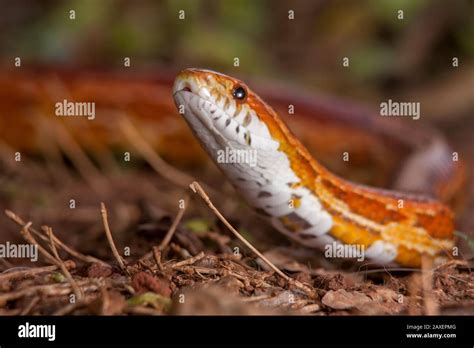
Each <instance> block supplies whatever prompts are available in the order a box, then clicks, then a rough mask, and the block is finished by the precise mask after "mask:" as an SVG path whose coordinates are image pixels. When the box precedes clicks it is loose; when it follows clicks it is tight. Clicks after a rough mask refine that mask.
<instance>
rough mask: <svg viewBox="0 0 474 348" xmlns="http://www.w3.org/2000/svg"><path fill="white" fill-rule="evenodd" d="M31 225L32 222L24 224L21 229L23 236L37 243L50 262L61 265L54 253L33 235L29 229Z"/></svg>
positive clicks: (34, 243)
mask: <svg viewBox="0 0 474 348" xmlns="http://www.w3.org/2000/svg"><path fill="white" fill-rule="evenodd" d="M30 226H31V222H28V223H26V224H25V226H23V228H22V229H21V235H22V236H23V238H25V240H26V241H27V242H29V243H30V244H33V245H36V247H37V248H38V250H39V252H40V253H41V254H42V255H43V256H44V257H45V259H46V260H48V261H49V263H51V264H53V265H55V266H58V267H61V266H60V264H59V262H58V261H57V260H56V259H55V258H54V257H53V255H51V254H50V253H49V252H48V251H47V250H46V249H45V248H43V247H42V246H41V245H40V244H39V243H38V242H37V241H36V239H35V238H34V237H33V236H32V235H31V233H30V231H29V228H30Z"/></svg>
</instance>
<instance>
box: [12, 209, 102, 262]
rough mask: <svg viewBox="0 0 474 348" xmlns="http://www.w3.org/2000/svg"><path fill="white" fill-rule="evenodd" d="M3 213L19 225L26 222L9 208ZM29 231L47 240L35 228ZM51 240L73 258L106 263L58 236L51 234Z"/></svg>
mask: <svg viewBox="0 0 474 348" xmlns="http://www.w3.org/2000/svg"><path fill="white" fill-rule="evenodd" d="M5 215H6V216H7V217H8V218H9V219H11V220H12V221H13V222H15V223H16V224H18V225H20V226H21V227H24V226H25V225H26V222H25V221H23V219H22V218H20V217H19V216H18V215H17V214H15V213H14V212H12V211H11V210H8V209H7V210H5ZM44 228H46V226H44ZM29 231H30V232H31V233H32V234H34V235H36V236H37V237H39V238H41V239H42V240H43V241H45V242H48V238H47V237H46V236H45V235H43V234H42V233H41V232H39V231H37V230H35V229H34V228H32V227H30V228H29ZM53 240H54V242H55V243H56V244H57V245H58V246H59V247H60V248H61V249H63V250H64V251H65V252H67V253H69V254H70V255H72V256H74V257H75V258H77V259H78V260H81V261H83V262H86V263H95V262H98V263H100V264H102V265H108V264H107V263H106V262H104V261H102V260H100V259H98V258H96V257H94V256H90V255H84V254H81V253H80V252H78V251H76V250H74V249H72V248H71V247H69V246H68V245H66V244H65V243H63V242H62V241H61V240H60V239H59V238H58V237H56V236H55V235H53Z"/></svg>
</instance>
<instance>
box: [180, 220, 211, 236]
mask: <svg viewBox="0 0 474 348" xmlns="http://www.w3.org/2000/svg"><path fill="white" fill-rule="evenodd" d="M184 227H186V228H187V229H188V230H190V231H191V232H194V233H196V234H203V233H206V232H208V231H209V230H210V229H211V223H210V222H209V221H208V220H205V219H191V220H188V221H186V223H185V224H184Z"/></svg>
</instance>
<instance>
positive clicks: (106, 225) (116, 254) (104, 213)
mask: <svg viewBox="0 0 474 348" xmlns="http://www.w3.org/2000/svg"><path fill="white" fill-rule="evenodd" d="M100 214H101V215H102V222H103V224H104V229H105V234H106V236H107V240H108V242H109V245H110V249H111V250H112V253H113V254H114V257H115V259H116V260H117V262H118V264H119V266H120V269H121V270H122V271H123V272H124V273H125V274H127V275H130V274H129V272H128V270H127V268H126V267H125V264H124V262H123V259H122V257H121V256H120V254H119V252H118V250H117V247H116V246H115V243H114V239H113V238H112V232H110V227H109V221H108V219H107V209H106V208H105V204H104V203H103V202H101V203H100Z"/></svg>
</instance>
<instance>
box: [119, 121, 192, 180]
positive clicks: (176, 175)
mask: <svg viewBox="0 0 474 348" xmlns="http://www.w3.org/2000/svg"><path fill="white" fill-rule="evenodd" d="M119 126H120V129H121V130H122V133H123V134H124V135H125V137H126V138H127V139H128V141H129V142H130V143H131V144H132V145H133V146H134V147H135V148H136V149H137V150H138V152H139V153H140V155H141V156H142V157H143V158H144V159H145V160H146V161H147V162H148V163H149V164H150V165H151V167H152V168H153V169H154V170H155V171H156V172H157V173H158V174H160V175H161V176H162V177H163V178H165V179H167V180H168V181H170V182H172V183H173V184H175V185H177V186H180V187H183V188H185V187H187V186H188V185H189V183H190V182H192V181H193V180H194V179H193V178H192V177H190V176H188V175H187V174H185V173H183V172H181V171H179V170H177V169H176V168H174V167H172V166H170V165H169V164H168V163H166V162H165V161H164V160H163V159H162V158H161V157H160V156H159V155H158V154H157V153H156V152H155V151H154V150H153V148H152V147H151V146H150V145H149V144H148V143H147V142H146V141H145V140H143V136H142V135H140V133H139V132H138V130H137V129H136V128H135V126H134V125H133V124H132V123H131V122H130V121H129V120H128V119H127V118H126V117H122V118H121V119H120V121H119Z"/></svg>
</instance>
